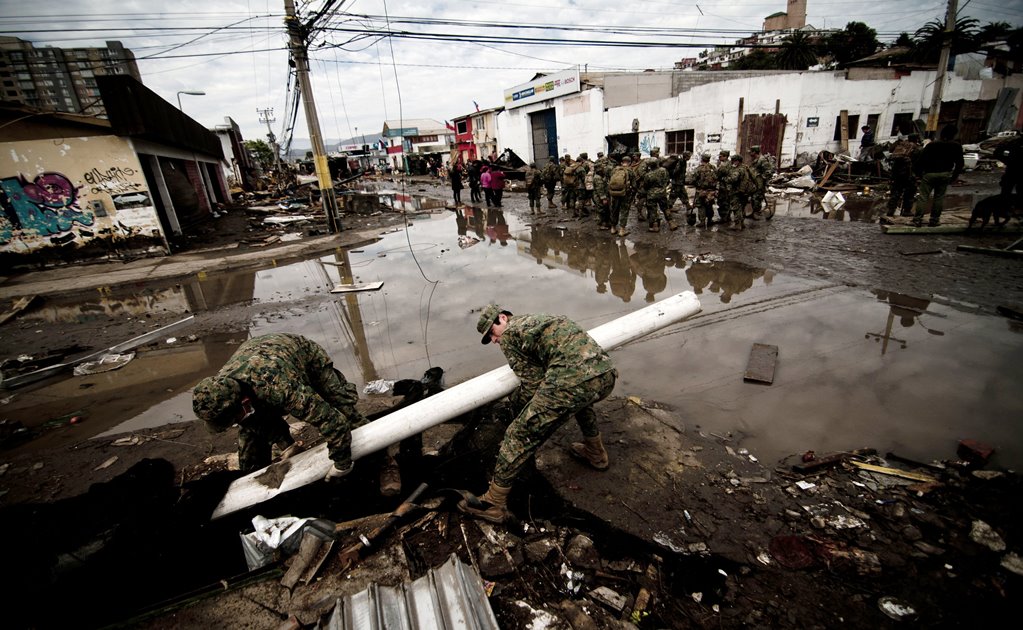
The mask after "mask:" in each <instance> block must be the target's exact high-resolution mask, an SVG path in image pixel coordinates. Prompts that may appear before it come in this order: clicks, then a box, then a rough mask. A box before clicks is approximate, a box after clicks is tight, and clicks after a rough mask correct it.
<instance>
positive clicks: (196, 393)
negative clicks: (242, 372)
mask: <svg viewBox="0 0 1023 630" xmlns="http://www.w3.org/2000/svg"><path fill="white" fill-rule="evenodd" d="M241 397H242V388H241V385H239V384H238V381H236V380H234V379H233V378H227V377H224V376H208V377H206V378H204V379H202V380H201V381H199V383H198V384H197V385H196V386H195V388H194V389H193V390H192V411H194V412H195V416H196V417H197V418H199V419H200V420H204V421H206V422H209V423H210V424H213V425H217V426H223V427H225V428H226V427H229V426H231V425H232V424H234V411H235V408H236V406H237V405H238V403H239V401H240V400H241Z"/></svg>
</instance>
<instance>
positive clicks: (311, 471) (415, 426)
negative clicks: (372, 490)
mask: <svg viewBox="0 0 1023 630" xmlns="http://www.w3.org/2000/svg"><path fill="white" fill-rule="evenodd" d="M699 312H700V301H699V299H697V297H696V294H695V293H693V292H692V291H684V292H682V293H679V294H677V295H673V296H671V297H668V298H665V299H663V300H661V301H660V302H657V303H655V304H651V305H650V306H646V307H644V308H642V309H640V310H638V311H634V312H632V313H629V314H628V315H623V316H622V317H619V318H618V319H616V320H613V321H610V322H608V323H606V324H602V325H600V326H597V327H596V328H594V329H593V330H591V331H589V333H590V336H591V337H593V339H594V340H596V342H597V343H599V344H600V345H601V347H603V348H604V349H605V350H613V349H614V348H617V347H619V346H621V345H624V344H626V343H629V342H630V341H635V340H636V339H639V338H640V337H643V336H645V335H648V334H650V333H652V332H654V331H656V330H660V329H661V328H664V327H665V326H670V325H671V324H674V323H677V322H680V321H682V320H684V319H687V318H689V317H692V316H693V315H695V314H696V313H699ZM518 385H519V379H518V377H516V376H515V373H514V372H512V371H511V368H509V367H508V366H504V367H501V368H497V369H496V370H491V371H489V372H487V373H486V374H482V375H480V376H477V377H476V378H473V379H470V380H468V381H466V382H464V383H461V384H459V385H456V386H454V387H452V388H451V389H447V390H444V391H443V392H440V393H438V394H435V395H433V396H430V397H429V398H425V399H423V400H421V401H419V402H417V403H415V404H413V405H409V406H408V407H404V408H402V409H399V410H397V411H395V412H392V413H390V414H388V415H387V416H385V417H383V418H380V419H379V420H376V421H374V422H370V423H369V424H367V425H365V426H362V427H359V428H358V429H355V430H354V431H352V458H353V459H359V458H361V457H365V456H366V455H369V454H370V453H374V452H376V451H379V450H381V449H384V448H387V447H388V446H390V445H391V444H395V443H397V442H400V441H401V440H403V439H405V438H407V437H411V436H413V435H416V434H418V433H422V432H423V431H425V430H426V429H429V428H430V427H432V426H436V425H438V424H440V423H442V422H446V421H448V420H451V419H453V418H457V417H458V416H460V415H462V414H464V413H468V412H470V411H472V410H473V409H476V408H477V407H479V406H481V405H485V404H487V403H489V402H493V401H495V400H498V399H500V398H502V397H504V396H507V395H508V394H510V393H512V392H513V391H514V390H515V388H516V387H518ZM288 463H289V464H290V466H291V467H290V469H289V470H288V471H287V473H286V474H285V476H284V479H283V480H282V481H281V485H280V486H275V487H269V486H267V485H266V484H264V483H263V482H261V481H259V480H258V478H259V477H260V475H262V474H263V473H264V472H265V471H266V469H265V468H264V469H262V470H257V471H255V472H252V473H249V474H248V475H246V476H244V477H240V478H239V479H236V480H235V481H234V482H233V483H232V484H231V485H230V487H228V489H227V492H226V493H225V494H224V498H223V499H221V501H220V504H219V505H217V508H216V509H215V510H214V511H213V518H214V519H216V518H219V517H221V516H224V515H226V514H230V513H232V512H236V511H238V510H241V509H244V508H247V507H249V506H251V505H256V504H258V503H262V502H263V501H267V500H269V499H272V498H274V497H275V496H277V495H279V494H281V493H282V492H287V491H289V490H294V489H295V488H301V487H302V486H305V485H308V484H310V483H313V482H314V481H319V480H320V479H323V477H324V475H326V474H327V470H328V469H329V468H330V467H331V466H333V463H332V462H331V461H330V457H329V456H328V455H327V445H326V444H320V445H319V446H317V447H315V448H313V449H310V450H308V451H305V452H304V453H300V454H298V455H296V456H295V457H293V458H291V459H290V460H288Z"/></svg>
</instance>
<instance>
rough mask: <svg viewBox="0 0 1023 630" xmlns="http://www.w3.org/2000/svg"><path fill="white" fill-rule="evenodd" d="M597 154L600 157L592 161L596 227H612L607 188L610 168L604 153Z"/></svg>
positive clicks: (604, 228)
mask: <svg viewBox="0 0 1023 630" xmlns="http://www.w3.org/2000/svg"><path fill="white" fill-rule="evenodd" d="M598 155H599V156H601V157H600V158H599V159H598V160H597V161H596V162H594V163H593V207H594V210H595V212H596V213H597V227H598V228H599V229H601V230H606V229H614V225H612V223H611V195H610V193H609V191H608V189H607V180H608V178H609V177H610V175H611V170H610V167H609V166H608V164H609V162H608V160H606V159H605V158H604V157H603V156H604V154H603V153H598ZM601 160H603V161H601Z"/></svg>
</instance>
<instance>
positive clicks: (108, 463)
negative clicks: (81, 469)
mask: <svg viewBox="0 0 1023 630" xmlns="http://www.w3.org/2000/svg"><path fill="white" fill-rule="evenodd" d="M117 459H118V458H117V455H114V456H113V457H111V458H110V459H108V460H107V461H105V462H103V463H102V464H100V465H99V466H96V467H95V468H93V470H94V471H96V470H103V469H104V468H110V466H112V465H113V463H114V462H116V461H117Z"/></svg>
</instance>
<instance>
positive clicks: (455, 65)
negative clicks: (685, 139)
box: [0, 0, 1023, 144]
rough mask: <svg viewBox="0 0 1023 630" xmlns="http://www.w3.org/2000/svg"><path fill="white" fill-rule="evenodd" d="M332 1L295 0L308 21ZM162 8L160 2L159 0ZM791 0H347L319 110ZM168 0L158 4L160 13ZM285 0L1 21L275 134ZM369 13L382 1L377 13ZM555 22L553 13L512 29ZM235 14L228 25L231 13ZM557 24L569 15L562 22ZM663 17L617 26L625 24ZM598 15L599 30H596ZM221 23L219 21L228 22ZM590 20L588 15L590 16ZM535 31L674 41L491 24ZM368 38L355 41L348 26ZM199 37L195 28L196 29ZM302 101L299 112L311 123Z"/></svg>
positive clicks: (361, 127)
mask: <svg viewBox="0 0 1023 630" xmlns="http://www.w3.org/2000/svg"><path fill="white" fill-rule="evenodd" d="M324 3H325V0H312V1H310V2H306V1H304V0H296V4H297V6H298V9H299V14H300V15H303V16H305V17H306V19H307V20H308V19H309V18H310V17H311V16H313V15H314V14H315V13H316V12H317V11H318V10H319V9H320V8H321V7H322V6H323V5H324ZM959 5H960V17H962V16H969V17H973V18H976V19H977V20H979V21H980V22H981V24H986V23H988V22H992V21H1006V22H1009V23H1010V24H1013V25H1017V26H1018V25H1021V24H1023V0H959ZM945 6H946V2H944V1H939V0H934V1H928V0H897V1H893V0H859V1H849V0H808V7H807V23H808V24H812V25H813V26H816V27H819V28H825V27H826V28H842V27H844V26H845V24H846V23H848V22H850V21H862V22H865V23H867V24H868V25H869V26H870V27H872V28H874V29H875V30H876V31H877V32H878V36H879V39H881V41H887V42H890V41H892V40H893V39H894V38H895V37H897V36H898V34H899V33H900V32H903V31H905V32H908V33H910V34H912V33H913V32H914V31H915V30H916V29H917V28H919V27H920V26H922V25H923V24H925V23H926V22H928V21H931V20H934V19H939V18H943V15H944V10H945ZM154 7H159V9H155V10H154ZM785 8H786V0H742V1H737V0H731V1H728V2H722V1H720V0H704V1H701V2H692V1H684V0H675V1H668V0H625V1H623V0H508V1H506V2H501V1H493V2H473V1H471V0H470V1H446V2H441V1H436V0H434V1H430V0H417V1H408V0H339V1H338V2H337V3H336V5H335V9H337V10H336V11H335V12H334V13H332V14H328V15H325V16H324V17H322V18H321V19H320V20H319V21H318V22H317V24H318V25H322V26H326V27H328V28H329V29H331V30H329V31H321V32H319V33H317V35H316V37H315V39H314V42H315V43H314V46H313V48H312V49H311V51H310V57H311V58H312V62H311V66H312V70H313V81H314V89H315V98H316V104H317V109H318V112H319V116H320V123H321V127H322V131H323V135H324V136H325V137H326V138H328V139H338V138H347V137H351V136H357V135H359V134H362V133H378V132H379V131H380V130H381V128H382V126H383V122H384V120H385V119H398V118H399V117H404V118H434V119H437V120H439V121H444V120H450V119H452V118H454V117H456V116H459V115H463V114H467V113H470V112H472V111H473V110H474V105H473V101H475V102H477V103H479V106H480V107H481V108H487V107H495V106H498V105H501V104H502V100H503V91H504V90H505V89H507V88H510V87H513V86H515V85H517V84H519V83H523V82H525V81H528V80H529V79H530V78H531V77H532V76H533V74H534V73H536V72H540V71H558V70H563V69H567V68H569V67H572V66H574V65H579V66H580V67H587V68H588V69H589V70H591V71H592V70H611V69H615V70H618V69H629V70H642V69H646V68H671V67H672V64H673V63H674V62H675V61H677V60H679V59H681V58H683V57H692V56H696V54H697V53H698V52H699V51H700V50H702V49H703V48H705V47H707V46H710V45H713V44H722V43H728V42H731V41H734V40H735V39H737V38H738V37H740V36H741V35H742V34H744V33H748V32H753V31H758V30H760V28H761V26H762V24H763V19H764V17H765V16H767V15H770V14H771V13H774V12H777V11H784V10H785ZM157 11H158V12H157ZM283 15H284V3H283V0H178V1H177V2H173V3H154V2H152V1H151V0H147V1H145V2H143V1H141V0H118V1H117V2H114V1H112V0H59V1H57V0H42V1H40V2H25V1H24V0H0V32H3V33H4V34H9V35H15V36H17V37H21V38H22V39H27V40H30V41H33V42H35V44H36V45H37V46H43V45H52V46H61V47H77V46H94V45H102V43H103V42H104V41H105V40H114V39H116V40H120V41H122V42H123V43H124V45H125V46H126V47H128V48H130V49H132V50H133V51H134V52H135V55H136V58H137V59H138V64H139V69H140V70H141V73H142V79H143V81H144V82H145V84H146V85H147V86H148V87H149V88H150V89H152V90H154V91H155V92H157V93H158V94H160V95H161V96H162V97H164V98H165V99H167V100H168V101H169V102H171V103H175V104H176V102H177V92H178V91H179V90H195V91H204V92H206V95H205V96H190V95H182V96H181V99H182V105H183V108H184V110H185V111H186V112H187V113H188V114H189V115H190V116H192V117H193V118H195V119H196V120H198V121H199V122H200V123H202V124H204V125H206V126H211V127H212V126H214V125H218V124H222V123H223V120H224V117H225V116H230V117H231V118H233V119H234V120H235V121H237V122H238V124H239V125H241V127H242V132H243V134H244V135H245V137H246V139H254V138H265V136H266V126H265V125H263V124H261V123H260V122H259V117H258V115H257V113H256V110H257V109H264V108H273V114H274V117H275V118H276V121H275V122H273V123H271V127H272V129H273V131H274V133H275V134H277V135H278V136H282V135H283V134H285V131H286V127H288V126H290V125H289V123H290V116H288V111H287V109H286V108H287V106H288V98H289V97H288V85H289V84H288V75H289V68H288V54H287V52H286V46H287V37H286V35H285V33H284V27H283ZM358 16H371V17H370V18H369V19H365V18H360V17H358ZM385 18H389V19H390V21H391V30H394V31H407V32H413V33H447V34H452V33H454V34H459V35H465V38H464V39H465V40H468V41H424V40H418V39H399V38H391V39H390V40H389V39H387V38H382V37H379V36H377V37H374V36H366V35H363V34H359V33H352V32H346V31H342V30H339V29H363V30H365V29H367V28H369V29H386V27H387V22H386V19H385ZM402 18H427V19H431V20H438V19H442V20H469V21H473V22H485V23H488V24H490V25H492V26H490V27H485V26H481V25H479V24H475V25H466V26H461V25H457V26H456V25H450V24H449V25H419V24H408V23H404V22H402ZM522 26H537V27H539V26H546V27H554V28H545V29H541V28H530V29H526V28H515V27H522ZM225 27H228V28H225ZM558 27H561V28H558ZM626 27H641V28H646V29H667V30H662V31H661V32H646V33H635V32H632V33H621V32H617V33H616V32H608V31H609V30H613V29H616V28H626ZM594 28H600V29H602V30H601V31H599V32H594V30H593V29H594ZM217 29H220V30H217ZM579 29H586V30H579ZM493 37H529V38H537V37H540V38H546V39H558V40H562V41H563V40H567V39H587V40H598V41H602V42H612V41H623V42H631V43H638V42H647V43H669V44H676V46H672V47H666V46H649V45H648V46H629V47H596V46H580V45H567V46H566V45H556V44H552V43H543V44H529V45H518V44H509V43H486V41H485V40H484V38H493ZM353 38H358V39H356V41H350V40H352V39H353ZM193 40H195V41H193ZM308 135H309V134H308V131H307V127H306V124H305V117H304V115H303V113H302V112H301V109H300V111H299V114H298V120H297V122H296V124H295V126H294V137H295V138H296V144H307V143H304V142H302V141H300V140H298V139H304V138H308Z"/></svg>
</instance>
